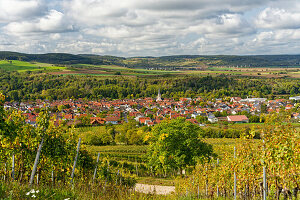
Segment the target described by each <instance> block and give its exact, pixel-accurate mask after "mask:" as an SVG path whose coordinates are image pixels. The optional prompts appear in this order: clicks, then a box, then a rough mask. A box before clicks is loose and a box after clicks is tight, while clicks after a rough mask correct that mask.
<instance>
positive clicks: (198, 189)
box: [197, 183, 200, 199]
mask: <svg viewBox="0 0 300 200" xmlns="http://www.w3.org/2000/svg"><path fill="white" fill-rule="evenodd" d="M199 187H200V186H199V183H198V195H197V196H198V199H199V197H200V188H199Z"/></svg>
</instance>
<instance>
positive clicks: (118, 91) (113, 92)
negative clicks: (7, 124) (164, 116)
mask: <svg viewBox="0 0 300 200" xmlns="http://www.w3.org/2000/svg"><path fill="white" fill-rule="evenodd" d="M159 89H160V90H161V92H162V96H163V98H175V99H178V98H180V97H192V98H193V97H196V96H204V97H212V98H220V97H225V96H241V97H243V98H245V97H247V96H253V97H266V96H269V97H271V98H272V96H274V95H297V94H299V93H300V81H299V80H291V79H266V78H256V79H253V78H239V79H237V78H230V77H225V76H217V77H212V76H206V77H193V76H181V77H177V78H175V77H169V78H168V77H164V78H136V77H135V78H125V77H116V78H110V79H108V78H107V79H104V78H99V77H95V76H62V75H47V74H40V73H30V72H25V73H18V72H5V71H2V72H1V74H0V91H1V92H3V93H4V94H5V95H6V96H7V100H9V101H24V100H35V99H49V100H55V99H67V98H87V99H99V98H110V99H123V98H140V97H156V95H157V92H158V90H159Z"/></svg>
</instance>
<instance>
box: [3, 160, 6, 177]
mask: <svg viewBox="0 0 300 200" xmlns="http://www.w3.org/2000/svg"><path fill="white" fill-rule="evenodd" d="M4 166H5V168H4V177H3V178H4V181H5V179H6V163H5V164H4Z"/></svg>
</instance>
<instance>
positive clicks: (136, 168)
mask: <svg viewBox="0 0 300 200" xmlns="http://www.w3.org/2000/svg"><path fill="white" fill-rule="evenodd" d="M135 171H136V175H137V176H138V175H139V173H138V166H137V161H136V157H135Z"/></svg>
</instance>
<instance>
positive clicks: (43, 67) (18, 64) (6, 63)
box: [0, 60, 67, 72]
mask: <svg viewBox="0 0 300 200" xmlns="http://www.w3.org/2000/svg"><path fill="white" fill-rule="evenodd" d="M0 69H3V70H6V71H18V72H25V71H48V72H50V71H60V70H66V69H67V68H66V67H58V66H54V65H51V64H47V63H36V62H30V63H29V62H24V61H18V60H11V61H10V60H1V61H0Z"/></svg>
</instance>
